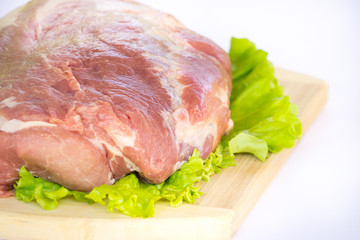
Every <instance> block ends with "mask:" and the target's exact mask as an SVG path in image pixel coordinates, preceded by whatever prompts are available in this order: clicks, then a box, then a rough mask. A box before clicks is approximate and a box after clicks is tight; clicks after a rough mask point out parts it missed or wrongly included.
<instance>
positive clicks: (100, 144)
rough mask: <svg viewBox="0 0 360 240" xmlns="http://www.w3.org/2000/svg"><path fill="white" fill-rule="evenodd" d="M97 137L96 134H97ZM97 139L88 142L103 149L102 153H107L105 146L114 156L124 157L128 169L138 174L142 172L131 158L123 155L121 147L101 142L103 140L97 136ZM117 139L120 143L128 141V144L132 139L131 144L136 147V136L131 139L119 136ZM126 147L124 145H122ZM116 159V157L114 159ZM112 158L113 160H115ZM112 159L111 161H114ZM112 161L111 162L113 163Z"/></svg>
mask: <svg viewBox="0 0 360 240" xmlns="http://www.w3.org/2000/svg"><path fill="white" fill-rule="evenodd" d="M95 135H96V134H95ZM95 137H96V138H95V139H89V138H88V140H89V141H90V142H91V143H92V144H94V146H96V147H98V148H99V149H101V151H105V148H104V146H106V149H107V150H108V151H109V152H111V153H112V155H114V156H118V157H122V158H123V159H124V161H125V163H126V167H127V168H128V169H130V170H131V171H137V172H141V170H140V168H139V167H138V166H136V164H135V163H134V162H132V161H131V160H130V159H129V158H127V157H125V156H124V155H123V153H122V151H121V150H120V149H119V145H118V146H116V147H115V146H113V145H111V144H109V143H108V142H106V141H104V140H101V139H98V138H97V136H95ZM117 139H118V142H124V141H126V140H127V142H129V139H130V142H131V143H132V146H134V143H135V136H133V137H131V138H129V137H127V138H126V137H123V136H122V137H120V135H119V134H118V135H117ZM122 146H123V147H124V145H122ZM125 146H129V145H125ZM113 158H114V157H113ZM113 158H112V159H113ZM112 159H111V160H112ZM111 160H110V161H111Z"/></svg>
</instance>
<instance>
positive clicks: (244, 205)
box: [0, 69, 328, 239]
mask: <svg viewBox="0 0 360 240" xmlns="http://www.w3.org/2000/svg"><path fill="white" fill-rule="evenodd" d="M276 76H277V78H278V80H279V83H280V85H282V86H283V87H284V90H285V94H287V95H289V96H290V99H291V101H292V102H294V103H296V104H297V105H298V106H299V113H300V120H301V122H302V125H303V133H305V132H306V131H307V129H308V128H309V127H310V125H311V124H312V122H313V121H314V120H315V118H316V117H317V115H318V114H319V113H320V112H321V110H322V109H323V107H324V105H325V103H326V101H327V95H328V87H327V84H326V83H325V82H323V81H321V80H318V79H315V78H312V77H309V76H305V75H302V74H298V73H294V72H291V71H287V70H284V69H276ZM291 152H292V149H286V150H284V151H282V152H281V153H279V154H272V155H270V156H269V158H268V159H267V161H266V162H264V163H262V162H261V161H259V160H257V159H255V158H254V157H253V156H251V155H238V156H237V157H236V164H237V165H236V166H235V167H230V168H227V169H224V170H223V171H222V172H221V174H217V175H214V176H213V177H212V178H211V181H210V182H209V183H206V184H203V183H201V184H200V187H201V191H203V192H204V194H203V196H202V197H201V198H200V199H199V200H198V201H197V203H196V204H195V205H189V204H183V205H182V206H180V207H179V208H171V207H170V206H168V204H167V203H165V202H160V203H158V204H156V216H155V217H154V218H148V219H139V218H130V217H127V216H124V215H121V214H116V213H108V212H106V210H105V208H104V207H103V206H101V205H91V206H89V205H87V204H86V203H78V202H75V201H72V200H70V199H66V200H64V201H63V203H62V204H60V206H59V207H58V208H57V209H56V210H53V211H45V210H42V209H41V208H40V207H38V206H37V205H36V204H34V203H30V204H25V203H24V202H20V201H17V200H16V199H15V198H7V199H0V238H4V239H229V238H231V236H232V235H233V234H234V233H235V232H236V230H237V229H238V227H239V226H240V225H241V223H242V222H243V221H244V219H245V218H246V216H247V214H248V213H249V212H250V210H251V209H252V207H253V206H254V205H255V203H256V202H257V200H258V199H259V198H260V196H261V195H262V193H263V192H264V191H265V189H266V187H267V186H268V185H269V183H270V182H271V180H272V179H273V177H274V176H275V175H276V173H277V172H278V170H279V169H280V168H281V166H282V165H283V164H284V163H285V161H286V160H287V158H288V157H289V155H290V154H291ZM299 164H301V163H299Z"/></svg>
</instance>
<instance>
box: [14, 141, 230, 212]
mask: <svg viewBox="0 0 360 240" xmlns="http://www.w3.org/2000/svg"><path fill="white" fill-rule="evenodd" d="M234 158H235V156H234V154H231V153H230V152H229V150H228V147H226V148H224V147H223V146H222V145H219V146H218V147H217V148H216V150H215V151H214V152H213V153H211V154H210V155H209V157H207V158H206V159H205V160H203V159H201V157H200V152H199V151H198V150H194V152H193V154H192V156H191V157H190V158H189V161H188V162H186V163H184V164H183V166H182V167H181V169H180V170H179V171H176V172H175V173H174V174H173V175H171V176H170V177H169V178H168V179H167V180H166V181H165V182H163V183H161V184H149V183H143V182H141V181H140V180H139V179H138V178H137V176H136V174H134V173H132V174H129V175H127V176H125V177H123V178H121V179H119V180H118V181H116V182H115V183H114V184H113V185H111V186H109V185H106V184H104V185H102V186H99V187H95V188H94V189H93V190H92V191H91V192H90V193H85V192H78V191H72V190H68V189H66V188H65V187H62V186H61V185H59V184H56V183H52V182H48V181H46V180H43V179H41V178H36V177H34V176H33V175H32V174H31V173H29V172H28V171H27V170H26V168H25V167H22V168H21V169H20V179H19V180H18V181H17V182H16V184H15V189H16V193H15V195H16V198H17V199H18V200H23V201H25V202H31V201H34V200H35V201H36V202H37V203H38V204H39V205H40V206H41V207H42V208H44V209H46V210H51V209H55V208H56V207H57V206H58V204H59V203H58V200H60V199H62V198H66V197H71V196H72V197H74V198H75V199H76V200H78V201H86V202H88V203H89V204H92V203H99V204H102V205H107V210H108V211H110V212H113V211H119V212H122V213H123V214H126V215H128V216H131V217H144V218H145V217H152V216H154V213H155V207H154V204H155V202H156V201H159V200H160V199H165V200H168V201H169V203H170V205H171V206H172V207H177V206H179V205H181V204H182V202H183V201H186V202H188V203H194V202H195V200H196V199H197V198H199V197H200V196H201V194H202V193H201V192H200V191H199V188H198V187H196V186H195V184H196V183H197V182H199V181H201V180H204V181H209V179H210V176H211V175H212V174H214V173H218V172H220V168H225V167H227V166H233V165H235V162H234Z"/></svg>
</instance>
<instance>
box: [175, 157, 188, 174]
mask: <svg viewBox="0 0 360 240" xmlns="http://www.w3.org/2000/svg"><path fill="white" fill-rule="evenodd" d="M186 162H187V160H185V161H179V162H176V163H175V166H174V169H173V172H175V171H177V170H179V169H180V168H181V166H182V165H183V164H184V163H186Z"/></svg>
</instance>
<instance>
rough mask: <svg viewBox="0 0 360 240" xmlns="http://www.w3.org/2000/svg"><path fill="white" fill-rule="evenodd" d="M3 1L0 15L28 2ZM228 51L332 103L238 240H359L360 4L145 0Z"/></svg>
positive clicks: (348, 1) (281, 0)
mask: <svg viewBox="0 0 360 240" xmlns="http://www.w3.org/2000/svg"><path fill="white" fill-rule="evenodd" d="M24 2H26V1H24V0H0V15H1V16H3V15H5V13H6V12H8V11H9V10H11V9H13V8H14V7H16V6H18V5H20V4H22V3H24ZM141 2H144V3H147V4H148V5H150V6H153V7H154V8H157V9H160V10H163V11H166V12H169V13H171V14H173V15H174V16H175V17H176V18H178V19H179V20H180V21H181V22H182V23H184V24H185V25H186V26H187V27H189V28H191V29H193V30H195V31H197V32H199V33H201V34H203V35H205V36H207V37H209V38H211V39H212V40H214V41H215V42H216V43H218V44H219V45H220V46H222V47H223V48H224V49H226V50H228V48H229V40H230V37H231V36H236V37H246V38H249V39H250V40H252V41H253V42H255V43H256V44H257V46H258V47H259V48H261V49H263V50H265V51H267V52H269V58H270V60H271V61H272V62H273V63H274V65H275V66H279V67H283V68H287V69H289V70H293V71H297V72H301V73H305V74H308V75H311V76H314V77H317V78H320V79H323V80H325V81H327V82H328V83H329V86H330V95H329V101H328V104H327V105H326V107H325V109H324V111H323V112H322V113H321V115H320V116H319V117H318V119H317V120H316V121H315V123H314V124H313V125H312V127H311V128H310V130H309V131H308V132H307V133H306V134H305V135H304V136H303V138H302V140H301V141H300V142H299V144H298V145H297V147H296V149H295V151H294V152H293V154H292V156H291V157H290V158H289V160H288V161H287V162H286V164H285V165H284V166H283V168H282V169H281V170H280V172H279V173H278V174H277V176H276V177H275V179H274V180H273V182H272V183H271V184H270V186H269V187H268V188H267V190H266V191H265V193H264V194H263V196H262V197H261V199H260V200H259V201H258V203H257V204H256V206H255V207H254V209H253V210H252V211H251V213H250V215H249V216H248V217H247V219H246V221H245V222H244V224H243V225H242V226H241V228H240V229H239V231H238V232H237V234H236V235H235V237H234V238H235V239H242V240H250V239H251V240H254V239H266V240H268V239H276V240H281V239H284V240H288V239H292V240H296V239H348V240H351V239H360V206H359V204H360V181H359V180H360V157H359V151H360V141H359V137H360V126H359V125H360V93H359V92H360V83H359V82H360V1H357V0H353V1H351V0H342V1H341V0H338V1H335V0H330V1H316V0H313V1H311V0H298V1H285V0H271V1H265V0H263V1H261V0H256V1H236V0H233V1H231V0H219V1H215V0H192V1H191V0H181V1H180V0H178V1H174V0H173V1H169V0H167V1H166V0H147V1H146V0H142V1H141Z"/></svg>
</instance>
